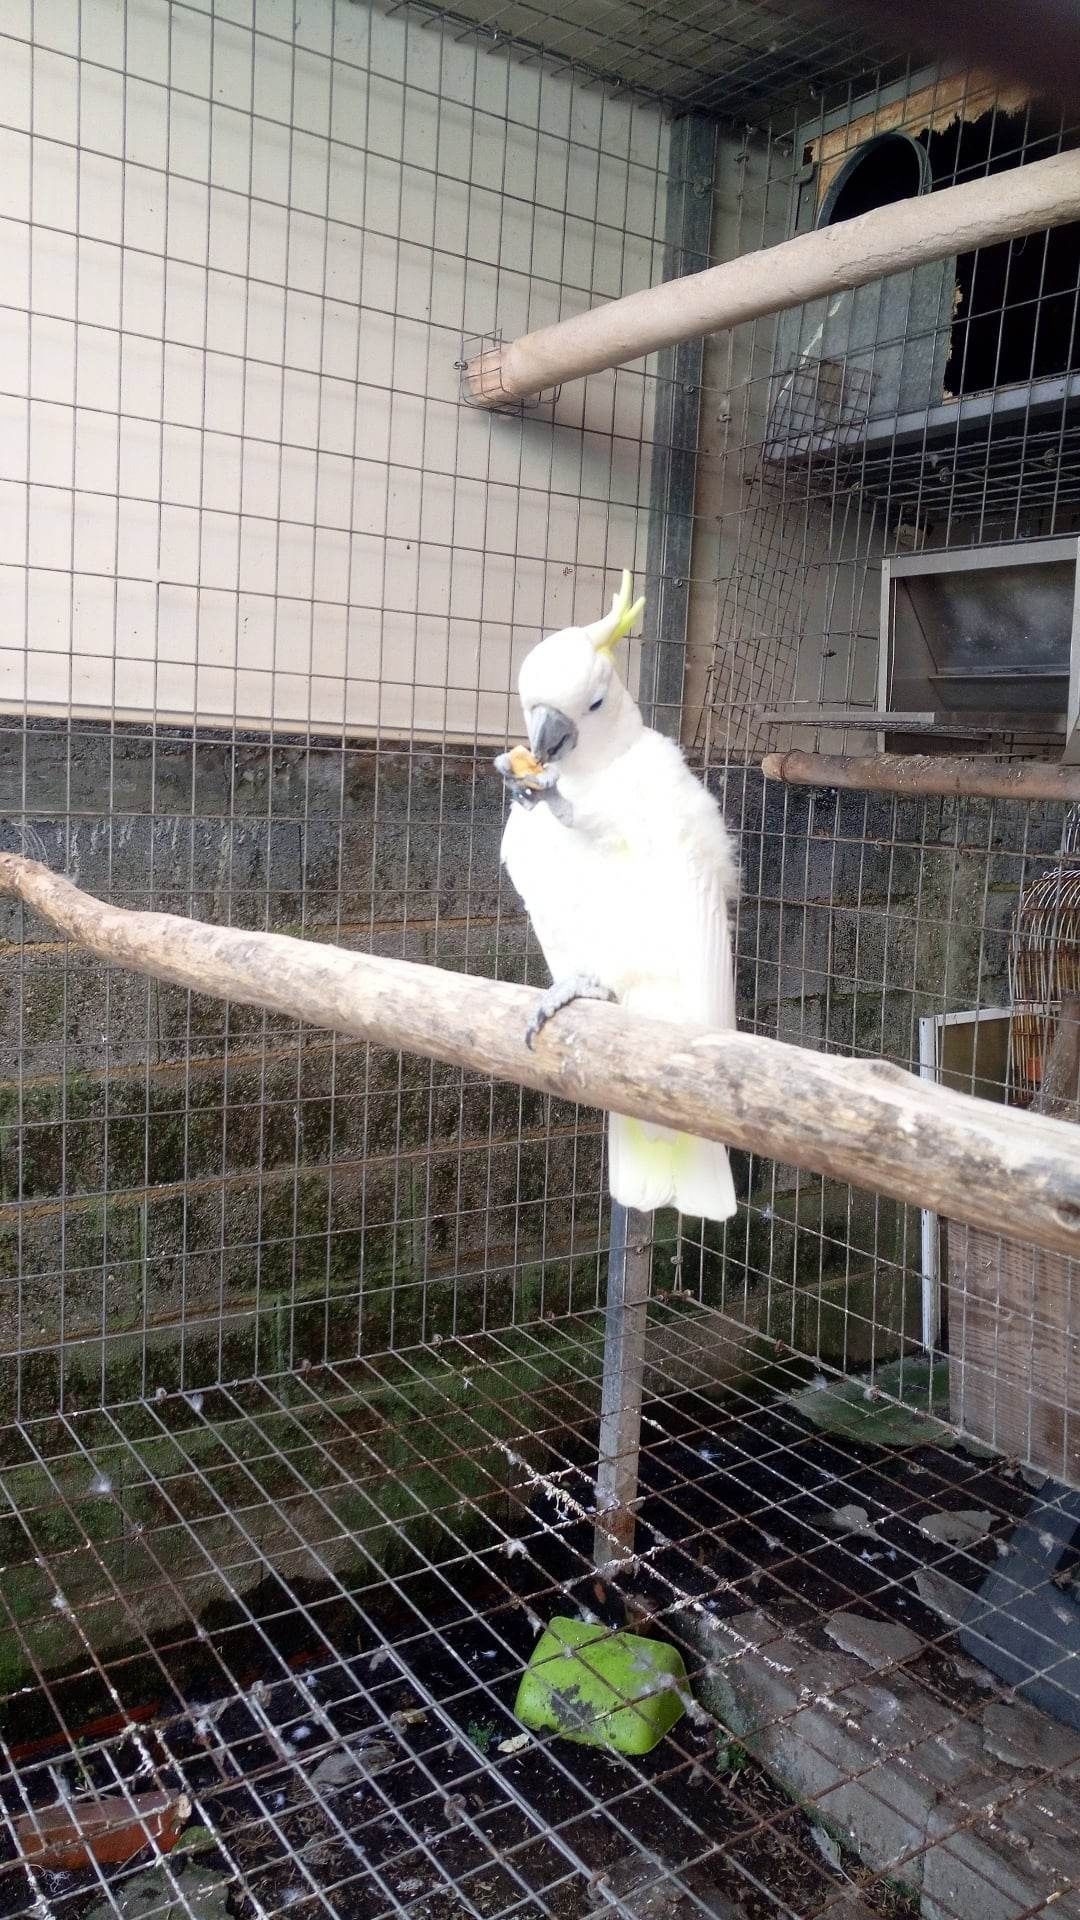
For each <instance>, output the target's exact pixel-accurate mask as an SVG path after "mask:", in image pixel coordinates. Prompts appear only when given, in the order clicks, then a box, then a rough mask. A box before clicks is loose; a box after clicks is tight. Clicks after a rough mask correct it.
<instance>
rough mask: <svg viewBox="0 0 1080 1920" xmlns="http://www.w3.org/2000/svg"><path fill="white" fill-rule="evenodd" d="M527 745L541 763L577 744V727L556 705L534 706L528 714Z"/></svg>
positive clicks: (546, 762)
mask: <svg viewBox="0 0 1080 1920" xmlns="http://www.w3.org/2000/svg"><path fill="white" fill-rule="evenodd" d="M529 745H530V747H531V748H532V750H533V752H534V753H535V755H536V757H537V759H538V760H539V761H540V762H541V763H542V765H544V766H547V764H548V762H549V761H551V760H557V759H558V757H559V755H560V754H561V753H566V752H567V751H568V749H569V748H570V747H575V746H576V745H577V728H576V727H575V725H574V723H573V721H572V720H571V719H570V718H569V716H568V715H567V714H565V713H560V712H559V709H558V707H534V708H533V710H532V712H531V713H530V715H529Z"/></svg>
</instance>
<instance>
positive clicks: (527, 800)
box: [495, 748, 559, 808]
mask: <svg viewBox="0 0 1080 1920" xmlns="http://www.w3.org/2000/svg"><path fill="white" fill-rule="evenodd" d="M517 758H523V759H525V758H531V756H530V755H527V754H526V753H525V752H524V749H521V748H518V749H517V750H516V752H512V753H500V755H499V757H498V759H497V760H496V762H495V771H496V773H497V774H498V775H499V778H500V779H501V781H502V783H503V786H504V787H505V788H506V791H507V793H508V794H509V795H510V799H511V801H512V802H513V803H514V804H515V805H517V806H519V807H526V808H529V807H535V805H536V803H537V801H538V800H546V799H547V798H548V797H549V795H551V794H552V793H553V792H554V790H555V783H556V781H557V779H558V777H559V776H558V774H557V773H556V772H555V771H554V769H548V768H547V767H541V766H540V765H539V764H538V763H534V765H535V771H534V770H533V768H530V769H529V770H528V771H525V772H519V771H518V769H517V767H516V766H515V764H514V763H515V759H517Z"/></svg>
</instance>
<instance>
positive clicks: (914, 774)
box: [761, 747, 1080, 802]
mask: <svg viewBox="0 0 1080 1920" xmlns="http://www.w3.org/2000/svg"><path fill="white" fill-rule="evenodd" d="M761 771H762V773H763V774H764V775H765V778H766V779H767V780H784V781H786V782H787V784H788V785H789V786H795V787H845V788H847V789H849V790H851V791H852V792H854V793H902V794H907V795H917V794H944V795H949V794H952V795H957V796H959V797H960V798H963V799H969V800H1064V801H1066V802H1072V801H1076V800H1080V767H1062V766H1059V765H1058V764H1057V763H1056V762H1054V761H1049V760H1047V761H1042V760H1017V761H1015V762H1013V761H1005V760H954V759H952V758H950V757H949V756H948V755H946V754H942V755H940V756H934V755H932V754H926V753H867V754H854V753H853V754H845V753H802V752H800V751H799V749H798V748H797V747H792V748H791V749H790V750H789V751H788V752H787V753H767V754H766V755H765V757H764V759H763V760H762V762H761Z"/></svg>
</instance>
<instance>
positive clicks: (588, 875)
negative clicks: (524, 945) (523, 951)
mask: <svg viewBox="0 0 1080 1920" xmlns="http://www.w3.org/2000/svg"><path fill="white" fill-rule="evenodd" d="M502 862H503V865H504V867H505V868H506V871H507V873H508V875H509V877H510V881H511V883H512V885H513V886H514V888H515V890H516V891H517V892H518V893H519V894H520V895H521V898H522V900H523V902H524V904H525V910H526V912H527V913H528V916H529V919H530V921H531V923H532V929H533V932H534V933H535V935H536V937H537V939H538V940H539V942H540V946H541V950H542V952H543V955H544V959H545V960H546V961H547V964H548V967H549V968H550V970H551V977H552V979H553V980H562V979H566V978H568V977H569V976H570V975H571V974H575V973H595V971H596V966H597V958H598V956H597V952H596V941H597V936H596V930H595V920H596V904H597V885H598V876H597V873H596V865H597V862H596V857H595V854H593V853H592V852H591V849H590V848H589V847H588V845H587V843H585V842H583V841H582V840H581V839H580V838H579V837H578V836H575V834H574V832H573V830H572V829H570V828H567V827H564V826H562V825H561V824H560V822H559V821H558V820H556V818H555V816H554V814H553V813H552V811H551V808H550V807H549V806H546V805H545V804H544V803H543V802H542V801H541V802H540V803H539V804H538V805H537V806H535V807H530V808H525V807H519V806H515V807H511V809H510V813H509V817H508V819H507V822H506V828H505V831H504V833H503V841H502Z"/></svg>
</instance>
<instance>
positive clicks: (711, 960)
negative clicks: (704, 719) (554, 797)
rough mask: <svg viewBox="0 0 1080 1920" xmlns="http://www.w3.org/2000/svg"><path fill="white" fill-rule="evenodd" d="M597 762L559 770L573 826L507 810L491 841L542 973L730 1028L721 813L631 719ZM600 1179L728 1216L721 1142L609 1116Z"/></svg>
mask: <svg viewBox="0 0 1080 1920" xmlns="http://www.w3.org/2000/svg"><path fill="white" fill-rule="evenodd" d="M620 691H621V689H620ZM635 712H636V710H635ZM624 730H625V729H624ZM618 744H619V745H620V746H621V740H620V742H619V743H618ZM574 757H576V756H574ZM599 757H600V756H599V754H598V752H597V748H596V746H595V745H594V746H593V748H592V751H591V754H590V760H591V764H590V766H589V769H588V771H585V772H581V773H575V772H574V770H573V767H572V765H569V766H568V767H567V769H566V771H565V773H561V774H560V779H559V791H560V793H561V794H562V795H563V796H564V798H565V799H566V800H568V801H569V803H570V806H571V808H572V810H573V824H572V825H571V826H569V827H566V826H563V825H561V824H560V823H559V822H558V821H557V820H556V819H555V818H554V816H553V814H552V812H551V809H550V808H549V807H547V806H544V805H540V806H538V807H535V808H534V809H532V810H531V811H528V812H526V811H525V809H523V808H520V807H515V808H513V809H512V810H511V814H510V818H509V821H508V823H507V828H506V833H505V836H504V839H503V860H504V863H505V865H506V868H507V872H508V873H509V876H510V879H511V881H512V882H513V884H514V886H515V887H516V889H517V891H518V892H519V893H520V894H521V896H522V899H523V900H524V902H525V905H526V907H527V909H528V912H529V916H530V918H531V920H532V923H533V926H534V928H535V931H536V935H537V938H538V939H539V941H540V944H541V946H542V948H543V950H544V957H545V959H546V960H547V962H548V965H549V966H550V968H551V971H552V975H553V977H554V978H555V979H560V978H563V977H565V976H566V975H569V974H571V973H587V974H593V975H594V976H595V977H596V978H597V979H599V980H602V981H603V982H604V984H605V985H606V986H609V987H611V988H612V990H613V991H614V993H615V994H616V996H617V997H618V999H619V1001H620V1002H621V1003H622V1005H623V1006H626V1007H629V1008H632V1009H633V1010H634V1011H635V1012H639V1013H647V1014H651V1015H653V1016H654V1017H655V1018H657V1019H663V1020H673V1021H688V1022H695V1023H698V1024H702V1025H706V1026H711V1027H727V1026H734V1024H735V995H734V979H733V961H732V950H731V934H730V925H729V905H730V903H731V902H733V900H734V899H735V896H736V893H737V873H736V867H735V860H734V855H733V851H732V843H731V838H730V835H729V834H728V831H727V828H726V827H725V825H724V822H723V818H722V816H721V813H720V809H719V807H718V806H717V804H716V802H715V800H713V798H712V797H711V795H710V794H709V793H708V792H707V791H706V789H705V788H704V787H703V786H702V784H701V782H700V781H699V780H697V779H696V778H695V776H694V775H693V774H692V773H691V771H690V769H689V767H688V766H687V765H686V762H685V760H684V758H683V756H682V753H681V752H680V750H679V748H678V747H677V746H676V745H675V744H674V743H673V742H672V741H670V740H666V739H665V738H664V737H663V736H662V735H660V734H658V733H654V732H652V731H651V730H650V729H647V728H642V727H640V724H639V726H638V728H637V730H636V731H635V734H634V737H633V738H632V740H631V742H630V744H628V745H627V746H625V747H624V748H623V749H622V750H621V751H618V750H617V751H616V752H615V754H614V757H613V758H611V760H610V761H609V762H608V763H607V764H602V765H597V764H596V762H597V760H598V758H599ZM610 1182H611V1191H612V1194H613V1196H614V1197H615V1199H617V1200H620V1201H621V1202H622V1203H623V1205H625V1206H628V1207H637V1208H640V1209H642V1210H643V1211H646V1212H651V1211H654V1210H655V1209H656V1208H657V1207H662V1206H672V1205H674V1206H677V1207H678V1208H679V1209H680V1211H681V1212H683V1213H687V1214H691V1215H697V1216H704V1217H706V1218H708V1219H711V1220H726V1219H727V1218H728V1217H729V1216H730V1215H731V1214H732V1213H733V1212H734V1210H735V1204H736V1202H735V1193H734V1188H733V1186H732V1182H731V1172H730V1168H729V1166H728V1158H727V1153H726V1151H725V1149H724V1148H723V1147H722V1146H719V1145H717V1144H716V1143H715V1142H713V1141H706V1140H694V1139H691V1138H690V1137H689V1136H687V1135H684V1134H675V1133H673V1132H671V1131H670V1130H669V1129H667V1128H663V1127H654V1126H648V1125H646V1124H645V1123H643V1122H641V1121H636V1120H632V1119H628V1118H625V1117H623V1116H620V1115H618V1114H613V1115H612V1116H611V1125H610Z"/></svg>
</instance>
